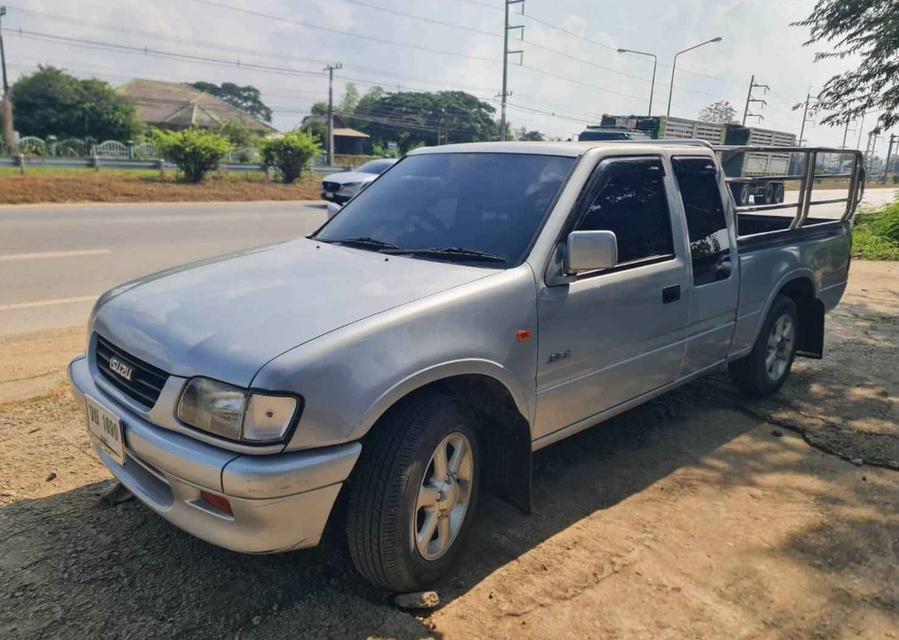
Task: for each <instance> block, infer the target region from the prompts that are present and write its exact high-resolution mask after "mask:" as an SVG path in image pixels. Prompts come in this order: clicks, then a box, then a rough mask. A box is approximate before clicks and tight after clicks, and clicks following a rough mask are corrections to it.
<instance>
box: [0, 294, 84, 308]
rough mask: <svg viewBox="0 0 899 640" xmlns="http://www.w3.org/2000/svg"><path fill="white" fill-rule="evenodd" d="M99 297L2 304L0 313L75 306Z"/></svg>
mask: <svg viewBox="0 0 899 640" xmlns="http://www.w3.org/2000/svg"><path fill="white" fill-rule="evenodd" d="M98 297H99V296H79V297H77V298H57V299H55V300H36V301H35V302H16V303H14V304H0V311H15V310H16V309H34V308H36V307H52V306H54V305H57V304H73V303H75V302H93V301H94V300H96V299H97V298H98Z"/></svg>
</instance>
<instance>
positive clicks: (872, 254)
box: [852, 200, 899, 260]
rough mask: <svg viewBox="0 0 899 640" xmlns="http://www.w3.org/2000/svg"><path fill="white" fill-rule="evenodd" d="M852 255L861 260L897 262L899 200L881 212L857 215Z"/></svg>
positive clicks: (898, 254)
mask: <svg viewBox="0 0 899 640" xmlns="http://www.w3.org/2000/svg"><path fill="white" fill-rule="evenodd" d="M852 254H853V255H854V256H855V257H858V258H862V259H863V260H899V200H897V201H896V202H894V203H893V204H891V205H890V206H888V207H887V208H886V209H883V210H881V211H875V212H864V213H860V214H858V216H857V217H856V219H855V230H854V231H853V233H852Z"/></svg>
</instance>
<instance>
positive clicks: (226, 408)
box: [178, 378, 298, 444]
mask: <svg viewBox="0 0 899 640" xmlns="http://www.w3.org/2000/svg"><path fill="white" fill-rule="evenodd" d="M297 406H298V403H297V399H296V398H295V397H293V396H287V395H269V394H264V393H256V392H252V393H250V392H248V391H247V390H246V389H241V388H240V387H235V386H233V385H230V384H225V383H224V382H218V381H216V380H210V379H209V378H192V379H191V380H190V381H189V382H188V383H187V386H186V387H185V388H184V392H183V393H182V394H181V401H180V402H179V403H178V418H179V419H180V420H181V421H182V422H184V423H185V424H188V425H190V426H191V427H195V428H197V429H201V430H203V431H207V432H209V433H214V434H216V435H219V436H222V437H224V438H228V439H230V440H244V441H247V442H252V443H255V444H261V443H266V442H278V441H280V440H282V439H283V438H284V436H285V434H286V433H287V430H288V429H289V428H290V425H291V424H292V423H293V419H294V416H295V414H296V412H297Z"/></svg>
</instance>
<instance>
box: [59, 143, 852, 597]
mask: <svg viewBox="0 0 899 640" xmlns="http://www.w3.org/2000/svg"><path fill="white" fill-rule="evenodd" d="M719 151H720V150H719ZM728 151H734V149H733V148H731V149H728ZM783 151H784V149H783V148H778V152H783ZM825 151H830V152H833V153H847V154H848V155H849V160H850V166H851V173H849V174H847V175H845V176H843V180H849V182H850V187H849V190H848V193H847V195H846V197H844V198H840V199H831V200H828V201H826V202H827V203H828V204H829V205H831V206H836V207H837V208H839V212H838V214H837V216H836V219H828V218H810V217H809V210H810V206H811V205H812V204H815V203H814V202H813V201H812V200H811V195H812V188H813V183H814V180H815V177H816V175H815V166H816V156H817V155H818V154H821V153H824V152H825ZM787 152H790V153H798V154H802V155H803V157H804V163H805V167H806V169H805V171H804V172H803V173H802V174H801V175H796V176H786V177H785V179H790V180H793V179H795V180H798V181H799V182H800V183H801V185H802V186H801V189H800V191H799V193H798V198H799V200H798V202H797V203H793V204H772V205H757V206H754V207H744V208H742V209H739V210H738V208H737V207H736V206H735V204H734V201H733V198H732V196H731V192H730V189H729V188H728V184H727V182H726V177H725V176H724V173H723V171H722V169H721V165H720V162H719V160H718V152H716V150H715V149H713V148H712V147H711V146H709V145H708V144H704V143H689V142H679V143H665V142H659V141H650V142H593V143H482V144H467V145H458V146H447V147H437V148H430V149H419V150H416V151H414V152H413V153H411V154H409V155H408V156H406V157H405V158H403V159H402V160H400V161H399V162H398V163H397V164H396V165H394V166H393V167H391V168H390V169H389V170H387V171H386V172H385V173H384V174H383V175H381V176H380V177H379V178H378V179H377V180H376V181H375V182H373V183H372V185H371V186H370V187H369V188H367V189H366V190H364V191H362V192H361V193H360V194H359V195H358V196H356V197H355V198H353V199H352V200H351V201H350V202H349V203H348V204H347V206H346V207H345V208H343V209H342V210H341V211H340V212H339V213H337V215H335V216H334V217H333V218H332V219H330V220H329V221H328V222H327V223H325V224H324V226H322V227H321V228H320V229H319V230H318V231H317V232H315V233H314V234H312V235H311V236H309V237H305V238H299V239H295V240H290V241H287V242H281V243H279V244H275V245H272V246H267V247H263V248H258V249H253V250H249V251H243V252H240V253H236V254H231V255H226V256H222V257H220V258H215V259H211V260H205V261H202V262H198V263H195V264H191V265H188V266H185V267H180V268H176V269H172V270H169V271H165V272H162V273H158V274H155V275H152V276H149V277H146V278H144V279H141V280H137V281H134V282H131V283H128V284H124V285H122V286H120V287H117V288H115V289H112V290H111V291H109V292H107V293H106V294H104V295H103V296H102V297H101V298H100V299H99V300H98V302H97V304H96V306H95V308H94V310H93V311H92V313H91V316H90V320H89V336H90V338H89V344H88V347H87V353H86V354H85V355H84V356H81V357H79V358H77V359H75V360H74V361H73V362H72V363H71V365H70V366H69V376H70V379H71V382H72V386H73V388H74V392H75V395H76V396H77V398H78V399H80V401H82V402H83V403H84V406H85V412H86V417H87V426H88V431H89V433H90V437H91V440H92V442H93V443H94V445H95V447H96V451H97V454H98V455H99V457H100V459H102V461H103V462H104V463H105V464H106V466H108V467H109V469H110V471H111V472H112V474H113V475H114V476H115V477H116V478H118V480H119V481H120V482H121V483H122V484H123V485H124V486H125V487H126V488H127V489H129V490H130V491H131V492H133V493H134V495H135V496H137V497H138V498H139V499H140V500H141V501H142V502H144V503H145V504H146V505H147V506H148V507H150V508H151V509H152V510H154V511H155V512H157V513H158V514H159V515H161V516H162V517H163V518H166V519H167V520H169V521H170V522H171V523H172V524H174V525H176V526H178V527H180V528H181V529H183V530H185V531H187V532H189V533H191V534H193V535H195V536H197V537H199V538H202V539H203V540H206V541H208V542H210V543H212V544H216V545H220V546H222V547H226V548H228V549H232V550H235V551H240V552H247V553H272V552H279V551H288V550H292V549H299V548H304V547H310V546H314V545H316V544H318V542H319V540H320V538H321V536H322V533H323V531H324V529H325V527H326V525H328V524H329V520H331V521H332V522H331V524H332V525H335V526H339V527H342V528H343V529H344V530H345V535H346V540H347V544H348V547H349V551H350V554H351V556H352V558H353V560H354V563H355V565H356V567H357V568H358V570H359V572H360V573H361V574H362V575H363V576H364V577H365V578H367V579H368V580H370V581H371V582H373V583H374V584H376V585H379V586H381V587H383V588H386V589H389V590H395V591H407V590H411V589H415V588H418V587H420V586H422V585H424V584H426V583H428V582H431V581H433V580H435V579H436V578H438V577H439V576H440V575H441V574H443V573H444V572H445V571H446V570H447V569H448V567H449V566H450V564H451V563H452V562H453V559H454V557H455V556H456V555H457V553H458V551H459V548H460V546H461V545H462V543H463V539H464V538H465V535H466V532H467V530H468V529H469V528H470V527H471V525H472V523H473V521H474V519H475V511H476V505H477V501H478V494H479V493H480V492H481V491H482V490H489V491H492V492H495V493H496V494H498V495H500V496H501V497H503V498H504V499H507V500H508V501H510V502H512V503H513V504H515V505H517V506H518V507H520V508H521V509H523V510H526V511H527V510H529V509H530V483H531V456H532V453H533V452H534V451H535V450H537V449H540V448H541V447H545V446H547V445H549V444H552V443H553V442H556V441H558V440H561V439H562V438H565V437H568V436H570V435H572V434H575V433H577V432H579V431H581V430H583V429H586V428H588V427H592V426H594V425H596V424H599V423H601V422H603V421H604V420H606V419H608V418H610V417H612V416H614V415H616V414H618V413H620V412H622V411H625V410H626V409H628V408H630V407H634V406H635V405H638V404H640V403H643V402H646V401H647V400H649V399H651V398H653V397H655V396H658V395H659V394H662V393H665V392H666V391H668V390H670V389H673V388H674V387H677V386H678V385H682V384H684V383H686V382H689V381H691V380H694V379H696V378H697V377H699V376H702V375H705V374H707V373H709V372H713V371H716V370H719V369H721V368H724V367H727V368H729V369H730V373H731V376H732V378H733V381H734V383H735V384H736V386H737V387H739V389H740V390H741V391H743V392H745V393H747V394H750V395H754V396H763V395H767V394H770V393H773V392H775V391H776V390H777V389H778V388H779V387H780V386H781V385H782V384H783V382H784V379H785V378H786V377H787V375H788V374H789V373H790V367H791V365H792V363H793V358H794V356H796V355H803V356H811V357H821V355H822V345H823V335H824V315H825V313H826V312H827V311H828V310H829V309H832V308H833V307H834V306H835V305H836V304H837V303H838V301H839V300H840V297H841V296H842V294H843V290H844V289H845V287H846V281H847V277H848V271H849V262H850V244H851V223H852V217H853V214H854V211H855V208H856V205H857V203H858V201H859V200H860V198H861V195H862V188H863V181H864V179H863V172H862V168H861V161H860V154H858V153H857V152H854V151H853V152H845V151H842V150H824V149H818V150H815V149H812V150H809V149H788V150H787ZM786 208H789V209H790V210H795V215H794V216H792V217H791V216H782V215H777V213H776V212H775V213H772V212H771V211H768V210H769V209H786ZM549 508H551V507H549Z"/></svg>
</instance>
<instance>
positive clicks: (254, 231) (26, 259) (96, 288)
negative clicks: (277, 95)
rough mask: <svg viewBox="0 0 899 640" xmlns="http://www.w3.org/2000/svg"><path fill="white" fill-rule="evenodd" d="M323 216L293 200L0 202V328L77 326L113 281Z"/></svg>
mask: <svg viewBox="0 0 899 640" xmlns="http://www.w3.org/2000/svg"><path fill="white" fill-rule="evenodd" d="M325 218H326V213H325V210H324V208H323V207H320V206H317V205H303V204H302V203H297V202H264V203H227V204H192V203H189V204H181V203H179V204H146V205H144V204H141V205H130V204H129V205H106V204H103V205H71V206H69V205H65V206H59V205H50V206H30V205H29V206H17V207H0V274H2V277H0V335H2V334H11V333H19V332H22V331H30V330H37V329H48V328H55V327H66V326H71V325H76V324H81V323H83V322H85V321H86V320H87V315H88V313H89V312H90V308H91V305H92V304H93V302H94V300H95V299H96V297H97V296H98V295H99V294H101V293H102V292H103V291H105V290H107V289H109V288H110V287H113V286H115V285H116V284H119V283H121V282H125V281H127V280H130V279H132V278H136V277H138V276H141V275H144V274H147V273H152V272H154V271H158V270H160V269H165V268H167V267H171V266H175V265H178V264H183V263H185V262H190V261H192V260H199V259H201V258H206V257H210V256H215V255H219V254H222V253H226V252H229V251H235V250H238V249H244V248H250V247H255V246H260V245H265V244H269V243H272V242H276V241H278V240H285V239H288V238H294V237H298V236H301V235H305V234H307V233H309V232H311V231H313V230H314V229H316V228H317V227H318V226H319V225H320V224H321V223H322V222H324V220H325Z"/></svg>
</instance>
